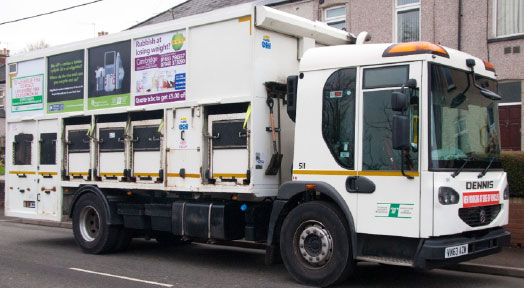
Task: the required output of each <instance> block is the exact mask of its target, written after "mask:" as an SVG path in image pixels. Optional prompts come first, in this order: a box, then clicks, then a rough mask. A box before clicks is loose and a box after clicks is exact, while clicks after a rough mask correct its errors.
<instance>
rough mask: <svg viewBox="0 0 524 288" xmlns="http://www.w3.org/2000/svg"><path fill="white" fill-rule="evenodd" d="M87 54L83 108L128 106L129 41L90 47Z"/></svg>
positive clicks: (129, 79)
mask: <svg viewBox="0 0 524 288" xmlns="http://www.w3.org/2000/svg"><path fill="white" fill-rule="evenodd" d="M88 58H89V64H88V73H89V74H88V101H87V108H88V109H89V110H95V109H105V108H113V107H122V106H129V104H130V93H129V91H130V87H131V86H130V83H131V73H130V72H131V71H130V70H131V69H130V66H131V41H124V42H118V43H114V44H109V45H104V46H100V47H95V48H90V49H89V53H88Z"/></svg>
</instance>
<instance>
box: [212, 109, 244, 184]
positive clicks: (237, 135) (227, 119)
mask: <svg viewBox="0 0 524 288" xmlns="http://www.w3.org/2000/svg"><path fill="white" fill-rule="evenodd" d="M244 118H245V113H235V114H226V115H211V116H209V134H210V139H211V141H210V142H211V145H210V146H211V150H210V153H211V157H210V158H211V165H210V167H211V169H210V173H209V176H210V178H212V179H213V181H215V183H217V184H218V183H222V182H229V183H231V182H234V183H238V184H243V183H246V182H247V181H249V172H248V170H249V155H248V154H249V153H248V151H249V149H248V147H249V145H248V143H249V141H248V135H247V130H246V129H244ZM244 181H246V182H244Z"/></svg>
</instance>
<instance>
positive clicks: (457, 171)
mask: <svg viewBox="0 0 524 288" xmlns="http://www.w3.org/2000/svg"><path fill="white" fill-rule="evenodd" d="M471 160H473V158H471V157H469V158H465V159H464V164H462V166H460V168H458V169H457V170H456V171H455V172H453V173H452V174H451V177H453V178H455V177H457V176H458V175H459V174H460V172H462V169H464V167H466V165H467V164H468V163H469V162H471Z"/></svg>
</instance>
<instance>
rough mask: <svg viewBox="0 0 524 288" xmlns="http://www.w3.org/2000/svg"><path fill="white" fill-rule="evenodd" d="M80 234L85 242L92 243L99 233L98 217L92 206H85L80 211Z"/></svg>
mask: <svg viewBox="0 0 524 288" xmlns="http://www.w3.org/2000/svg"><path fill="white" fill-rule="evenodd" d="M79 224H80V234H82V238H84V240H85V241H87V242H91V241H94V240H95V239H96V238H97V237H98V234H99V233H100V215H98V211H97V210H96V209H95V208H94V207H93V206H86V207H84V208H82V211H80V223H79Z"/></svg>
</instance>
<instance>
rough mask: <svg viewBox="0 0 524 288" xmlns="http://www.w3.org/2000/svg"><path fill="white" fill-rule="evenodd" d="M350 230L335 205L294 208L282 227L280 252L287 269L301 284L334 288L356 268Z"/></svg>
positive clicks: (306, 205)
mask: <svg viewBox="0 0 524 288" xmlns="http://www.w3.org/2000/svg"><path fill="white" fill-rule="evenodd" d="M349 233H350V230H349V227H348V225H347V223H346V221H345V217H344V215H343V214H342V213H341V212H340V211H339V209H338V208H337V207H336V206H334V205H333V204H331V203H328V202H320V201H313V202H307V203H304V204H301V205H299V206H298V207H296V208H295V209H293V210H292V211H291V212H290V213H289V214H288V216H287V217H286V219H285V220H284V223H283V224H282V230H281V233H280V250H281V255H282V260H283V262H284V265H285V266H286V268H287V270H288V271H289V273H290V274H291V276H293V278H295V279H296V280H297V281H298V282H301V283H304V284H307V285H314V286H322V287H326V286H330V285H333V284H335V283H337V282H340V281H343V280H345V279H346V278H347V277H348V276H349V275H350V274H351V273H352V272H353V268H354V265H355V264H354V263H355V262H354V260H353V254H352V251H351V238H350V234H349Z"/></svg>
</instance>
